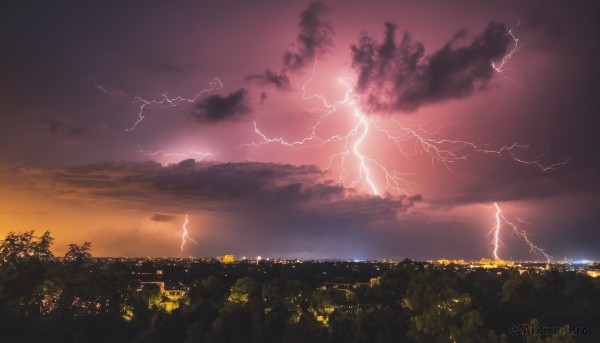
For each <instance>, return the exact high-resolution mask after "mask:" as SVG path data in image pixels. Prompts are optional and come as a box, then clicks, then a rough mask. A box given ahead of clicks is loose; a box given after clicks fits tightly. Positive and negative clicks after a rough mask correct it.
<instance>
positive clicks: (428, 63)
mask: <svg viewBox="0 0 600 343" xmlns="http://www.w3.org/2000/svg"><path fill="white" fill-rule="evenodd" d="M466 36H467V32H466V31H460V32H458V33H456V34H455V35H454V37H453V38H452V40H450V41H449V42H448V43H446V44H445V45H444V46H443V47H442V48H441V49H440V50H438V51H436V52H434V53H432V54H430V55H425V47H424V45H423V44H422V43H420V42H414V41H413V40H412V38H411V35H410V33H408V32H405V33H404V35H403V36H402V39H401V40H400V42H399V43H398V42H396V25H395V24H392V23H386V24H385V38H384V41H383V43H378V42H377V41H376V40H375V39H373V38H372V37H370V36H368V35H363V36H362V37H361V38H360V41H359V43H358V44H357V45H353V46H352V47H351V49H352V66H353V67H354V69H356V71H357V72H358V82H357V84H356V90H357V92H358V94H360V96H361V98H362V99H361V100H362V105H363V106H364V107H366V108H368V109H369V111H370V112H377V113H386V114H390V113H394V112H413V111H415V110H417V109H419V108H420V107H421V106H423V105H425V104H431V103H436V102H442V101H444V100H448V99H458V98H464V97H467V96H469V95H471V94H472V93H473V92H474V91H476V90H480V89H484V88H485V87H486V85H487V84H488V82H489V80H490V79H491V78H492V77H493V76H494V68H493V67H492V62H493V61H497V60H498V59H501V58H502V57H503V56H504V55H505V54H506V53H507V51H508V49H509V46H510V44H511V43H512V42H513V40H512V38H511V36H510V34H509V33H508V29H507V27H506V26H505V25H503V24H500V23H497V22H490V23H489V24H488V25H487V27H486V28H485V29H484V30H483V32H481V33H479V34H478V35H476V36H475V37H473V38H472V40H471V42H470V43H469V44H467V45H461V46H459V43H461V42H462V41H463V40H464V39H465V37H466Z"/></svg>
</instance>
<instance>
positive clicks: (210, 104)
mask: <svg viewBox="0 0 600 343" xmlns="http://www.w3.org/2000/svg"><path fill="white" fill-rule="evenodd" d="M250 112H251V109H250V106H249V105H248V92H247V91H246V89H244V88H240V89H238V90H237V91H235V92H233V93H230V94H229V95H226V96H223V95H219V94H215V95H211V96H209V97H207V98H205V99H202V100H200V101H198V102H196V104H195V108H194V110H193V111H192V114H191V116H192V118H193V119H195V120H196V121H198V122H199V123H206V124H216V123H219V122H236V121H239V120H241V119H243V118H244V117H246V116H247V115H248V114H249V113H250Z"/></svg>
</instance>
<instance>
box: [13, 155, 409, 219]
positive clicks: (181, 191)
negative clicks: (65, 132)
mask: <svg viewBox="0 0 600 343" xmlns="http://www.w3.org/2000/svg"><path fill="white" fill-rule="evenodd" d="M24 173H25V174H27V175H29V177H30V178H31V180H32V182H34V184H35V187H37V188H39V189H42V190H45V191H48V192H50V193H52V194H55V195H56V196H59V197H65V198H69V199H74V200H80V201H84V202H90V203H95V204H97V205H99V206H102V207H107V208H114V207H116V208H136V209H140V210H147V211H158V210H160V211H161V212H166V213H181V211H186V212H194V211H199V210H208V211H212V210H215V211H239V210H244V209H246V210H251V211H266V212H273V213H275V212H277V211H281V210H287V209H295V210H298V211H302V212H307V213H312V214H320V215H324V216H332V217H344V216H350V217H354V218H372V219H375V218H377V219H381V218H382V217H386V218H393V216H394V214H395V213H397V212H398V211H404V210H406V209H407V208H409V207H411V206H413V204H414V203H415V202H417V201H420V200H421V198H420V196H419V195H416V196H398V197H372V196H368V195H364V194H359V193H358V192H356V191H355V190H353V189H348V188H345V187H343V186H342V185H340V184H337V183H335V182H333V181H331V180H327V179H326V178H325V175H326V174H325V172H324V171H322V170H321V169H319V168H318V167H316V166H307V165H301V166H293V165H289V164H277V163H261V162H238V163H213V162H196V161H194V160H185V161H182V162H180V163H177V164H173V165H167V166H163V165H161V164H160V163H156V162H121V163H118V162H106V163H100V164H91V165H83V166H76V167H69V168H64V169H53V170H40V169H30V170H27V171H25V172H24ZM162 216H163V215H154V216H153V217H152V220H155V221H164V219H165V217H162Z"/></svg>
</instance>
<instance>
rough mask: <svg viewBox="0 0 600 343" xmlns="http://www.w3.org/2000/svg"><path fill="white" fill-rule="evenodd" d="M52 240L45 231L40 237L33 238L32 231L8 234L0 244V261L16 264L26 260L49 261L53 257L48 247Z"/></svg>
mask: <svg viewBox="0 0 600 343" xmlns="http://www.w3.org/2000/svg"><path fill="white" fill-rule="evenodd" d="M53 243H54V238H52V237H51V236H50V232H48V231H46V232H44V234H43V235H42V236H41V237H36V236H34V231H33V230H32V231H27V232H23V233H14V232H9V233H8V234H7V235H6V237H5V238H4V240H3V241H2V242H0V261H2V262H4V263H17V262H21V261H24V260H28V259H32V258H33V259H38V260H50V259H52V258H54V255H53V254H52V252H51V251H50V247H51V246H52V244H53Z"/></svg>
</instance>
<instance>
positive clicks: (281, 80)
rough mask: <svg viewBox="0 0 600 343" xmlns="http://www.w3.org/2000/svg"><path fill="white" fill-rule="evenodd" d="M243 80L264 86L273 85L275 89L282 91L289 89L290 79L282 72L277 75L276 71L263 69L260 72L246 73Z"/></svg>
mask: <svg viewBox="0 0 600 343" xmlns="http://www.w3.org/2000/svg"><path fill="white" fill-rule="evenodd" d="M245 80H246V81H249V82H255V83H258V84H261V85H265V86H274V87H275V88H276V89H279V90H284V91H287V90H290V89H291V85H290V79H289V78H288V77H287V76H286V75H285V74H283V73H282V74H279V75H277V73H275V72H273V71H272V70H271V69H265V71H264V72H262V73H260V74H252V75H248V76H246V78H245Z"/></svg>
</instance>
